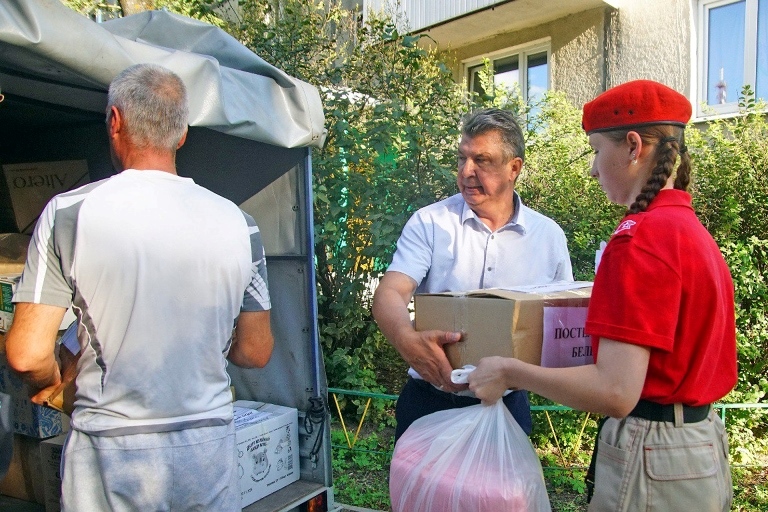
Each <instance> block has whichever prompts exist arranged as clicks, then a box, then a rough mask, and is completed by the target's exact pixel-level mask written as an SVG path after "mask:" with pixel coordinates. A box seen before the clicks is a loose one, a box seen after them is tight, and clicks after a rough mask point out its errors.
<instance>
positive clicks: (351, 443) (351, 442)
mask: <svg viewBox="0 0 768 512" xmlns="http://www.w3.org/2000/svg"><path fill="white" fill-rule="evenodd" d="M328 394H330V395H331V396H332V398H333V400H332V401H333V403H334V405H335V409H336V414H337V415H338V418H339V421H340V423H341V427H342V430H343V432H344V437H345V439H346V442H347V446H346V447H344V446H343V445H332V446H331V447H332V449H345V450H352V451H360V452H367V453H379V454H389V455H390V456H391V455H392V451H387V452H382V451H376V450H364V449H360V448H355V444H356V443H357V441H358V439H359V436H360V431H361V429H362V427H363V423H364V422H365V418H366V417H367V414H368V411H369V409H370V405H371V401H372V400H373V399H381V400H389V401H395V400H397V398H398V395H388V394H384V393H372V392H368V391H354V390H349V389H340V388H328ZM337 395H344V396H355V397H362V398H367V400H366V403H365V406H364V408H363V413H362V415H361V417H360V420H359V422H358V424H357V428H356V429H355V433H354V435H353V436H352V437H351V438H350V434H351V431H350V430H349V429H348V428H347V424H346V421H345V420H344V415H343V414H342V413H341V407H340V405H339V401H338V398H337ZM713 407H714V408H715V409H718V410H719V411H720V412H719V414H720V417H721V419H722V420H723V423H727V411H729V410H731V409H763V410H768V403H734V404H728V403H718V404H714V405H713ZM531 411H542V412H544V414H545V416H546V418H547V423H548V426H549V429H550V432H551V433H552V436H553V438H554V441H555V447H556V448H557V451H558V453H559V454H560V459H561V462H562V463H563V464H567V462H566V460H565V456H564V455H563V451H562V448H561V447H560V440H559V437H558V435H557V432H556V431H555V427H554V425H553V423H552V419H551V417H550V415H549V413H550V412H571V411H573V412H577V413H578V412H580V411H577V410H575V409H572V408H570V407H566V406H564V405H531ZM584 414H585V415H586V416H585V418H584V421H583V422H582V425H581V429H580V431H579V435H578V437H577V440H576V442H575V443H574V445H575V446H580V445H581V439H582V435H583V434H584V431H585V429H586V426H587V423H588V421H589V419H590V417H591V415H590V413H584ZM752 467H754V466H752ZM757 467H765V465H760V466H757ZM544 469H550V470H572V469H586V467H583V466H578V465H568V466H566V465H563V466H548V467H547V468H544Z"/></svg>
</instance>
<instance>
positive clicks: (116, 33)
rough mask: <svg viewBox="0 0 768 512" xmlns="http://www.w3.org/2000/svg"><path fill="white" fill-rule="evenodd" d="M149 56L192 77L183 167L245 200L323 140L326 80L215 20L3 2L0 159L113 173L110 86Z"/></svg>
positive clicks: (25, 0) (49, 2)
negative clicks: (284, 67) (320, 84)
mask: <svg viewBox="0 0 768 512" xmlns="http://www.w3.org/2000/svg"><path fill="white" fill-rule="evenodd" d="M140 62H153V63H157V64H160V65H163V66H165V67H167V68H169V69H171V70H173V71H174V72H176V73H177V74H178V75H179V76H181V78H182V79H183V80H184V82H185V84H186V85H187V88H188V91H189V96H190V126H191V128H190V134H189V137H188V141H187V144H186V145H185V147H184V148H182V150H181V151H180V152H179V155H178V166H179V174H182V175H187V176H191V177H193V178H194V179H195V181H197V182H198V183H200V184H201V185H204V186H207V187H208V188H211V189H213V190H214V191H216V192H218V193H220V194H222V195H225V196H227V197H229V198H230V199H232V200H234V201H236V202H240V201H243V200H244V199H246V198H247V197H250V196H251V195H252V194H253V193H255V192H256V191H258V190H260V189H261V188H263V187H264V186H266V184H268V183H269V182H271V181H273V180H274V179H275V178H276V177H278V176H280V175H281V174H283V173H284V172H285V171H286V170H288V169H289V168H290V167H292V166H293V165H295V163H296V162H297V161H299V160H300V159H301V158H302V157H303V156H304V155H305V154H306V149H303V150H301V151H298V152H297V151H294V149H295V148H306V147H309V146H315V147H322V144H323V143H324V140H325V130H324V116H323V111H322V104H321V101H320V95H319V93H318V91H317V89H316V88H315V87H313V86H311V85H309V84H307V83H305V82H302V81H301V80H298V79H295V78H293V77H290V76H288V75H287V74H285V73H284V72H283V71H281V70H280V69H278V68H276V67H274V66H272V65H270V64H268V63H267V62H265V61H264V60H263V59H261V58H260V57H258V56H257V55H255V54H254V53H253V52H251V51H250V50H248V49H247V48H246V47H245V46H243V45H242V44H240V43H239V42H238V41H237V40H235V39H234V38H233V37H231V36H230V35H228V34H227V33H226V32H224V31H223V30H221V29H219V28H217V27H214V26H212V25H209V24H206V23H203V22H200V21H197V20H193V19H190V18H186V17H183V16H179V15H175V14H171V13H168V12H164V11H150V12H144V13H141V14H136V15H133V16H128V17H125V18H120V19H116V20H112V21H108V22H105V23H103V24H97V23H95V22H93V21H91V20H89V19H87V18H85V17H84V16H81V15H79V14H78V13H76V12H74V11H72V10H71V9H69V8H68V7H66V6H64V5H63V4H61V3H60V2H59V0H3V1H2V2H0V92H2V94H4V95H5V101H3V102H2V103H0V163H2V162H11V161H25V160H29V159H34V160H38V161H41V160H44V159H64V158H78V157H79V158H87V159H88V162H89V168H90V171H91V178H92V179H99V178H102V177H104V176H108V175H109V174H111V173H112V170H111V168H110V166H109V161H108V153H107V154H105V153H104V151H105V150H106V148H107V141H106V134H105V130H104V108H105V106H106V90H107V87H108V85H109V83H110V81H111V80H112V79H113V78H114V77H115V76H116V75H117V74H118V73H119V72H120V71H121V70H122V69H124V68H126V67H127V66H130V65H132V64H136V63H140ZM30 139H34V143H33V142H31V141H30ZM94 141H99V142H98V143H95V142H94ZM84 144H86V145H88V146H89V148H86V149H84V148H83V145H84ZM66 148H69V149H66ZM74 148H79V149H77V150H76V149H74ZM249 180H250V181H249ZM254 180H255V181H254Z"/></svg>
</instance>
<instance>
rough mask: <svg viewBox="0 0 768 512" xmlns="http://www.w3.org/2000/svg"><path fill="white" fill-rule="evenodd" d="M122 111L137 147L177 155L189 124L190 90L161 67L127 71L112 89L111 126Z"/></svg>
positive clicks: (140, 66)
mask: <svg viewBox="0 0 768 512" xmlns="http://www.w3.org/2000/svg"><path fill="white" fill-rule="evenodd" d="M113 106H114V107H116V108H117V110H119V111H120V114H121V115H122V117H123V119H124V120H125V129H126V130H127V134H128V136H129V138H130V140H131V142H132V143H133V144H135V145H136V146H139V147H142V148H155V149H164V150H171V151H176V148H177V147H178V145H179V141H180V140H181V138H182V137H183V136H184V132H185V131H186V129H187V124H188V122H189V106H188V105H187V89H186V87H184V82H182V81H181V78H179V76H178V75H177V74H176V73H174V72H173V71H171V70H169V69H167V68H164V67H162V66H159V65H157V64H136V65H134V66H130V67H128V68H126V69H124V70H123V71H122V72H121V73H120V74H119V75H117V77H115V79H114V80H112V83H111V84H110V86H109V94H108V97H107V122H109V118H110V115H111V114H110V111H111V108H112V107H113Z"/></svg>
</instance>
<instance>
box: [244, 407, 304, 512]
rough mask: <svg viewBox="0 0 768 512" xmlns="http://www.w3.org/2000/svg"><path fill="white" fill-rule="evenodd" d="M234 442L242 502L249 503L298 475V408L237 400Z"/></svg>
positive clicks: (289, 481) (277, 488)
mask: <svg viewBox="0 0 768 512" xmlns="http://www.w3.org/2000/svg"><path fill="white" fill-rule="evenodd" d="M234 407H235V445H236V450H237V471H238V475H239V476H240V506H241V507H246V506H248V505H250V504H251V503H253V502H254V501H256V500H260V499H261V498H263V497H264V496H267V495H268V494H272V493H273V492H275V491H277V490H279V489H282V488H283V487H285V486H286V485H288V484H290V483H292V482H295V481H296V480H298V479H299V473H300V471H299V433H298V428H299V419H298V412H297V410H296V409H293V408H291V407H283V406H280V405H273V404H265V403H263V402H248V401H245V400H238V401H236V402H235V403H234Z"/></svg>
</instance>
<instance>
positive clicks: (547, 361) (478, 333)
mask: <svg viewBox="0 0 768 512" xmlns="http://www.w3.org/2000/svg"><path fill="white" fill-rule="evenodd" d="M591 285H592V283H589V282H583V281H582V282H575V283H573V282H571V283H555V284H552V285H543V286H529V287H520V288H516V289H514V290H512V289H510V290H503V289H498V288H493V289H485V290H474V291H470V292H466V293H451V292H446V293H434V294H418V295H416V296H415V297H414V309H415V326H416V330H418V331H426V330H432V329H437V330H441V331H461V332H463V333H464V334H463V337H462V341H460V342H458V343H455V344H452V345H446V349H445V351H446V355H447V356H448V360H449V361H450V362H451V365H452V366H453V367H454V368H461V367H462V366H464V365H467V364H472V365H474V364H477V362H478V361H479V360H480V359H482V358H483V357H487V356H505V357H515V358H517V359H520V360H523V361H526V362H528V363H532V364H536V365H541V366H549V367H567V366H579V365H584V364H590V363H592V361H593V359H592V349H591V343H590V338H589V337H588V336H586V334H585V333H584V323H585V321H586V311H587V306H588V305H589V297H590V294H591V292H592V286H591Z"/></svg>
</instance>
